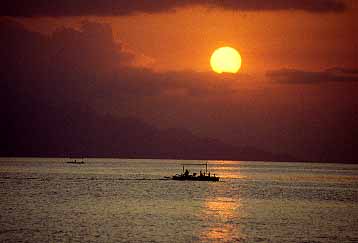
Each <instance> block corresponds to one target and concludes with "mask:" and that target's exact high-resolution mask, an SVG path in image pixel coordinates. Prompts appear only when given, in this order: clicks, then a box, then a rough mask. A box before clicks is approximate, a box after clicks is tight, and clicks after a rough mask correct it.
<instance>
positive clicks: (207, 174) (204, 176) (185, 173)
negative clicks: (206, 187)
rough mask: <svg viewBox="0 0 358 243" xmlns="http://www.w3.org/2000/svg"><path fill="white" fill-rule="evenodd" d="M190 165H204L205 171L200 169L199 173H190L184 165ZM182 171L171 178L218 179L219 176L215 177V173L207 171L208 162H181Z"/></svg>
mask: <svg viewBox="0 0 358 243" xmlns="http://www.w3.org/2000/svg"><path fill="white" fill-rule="evenodd" d="M191 165H205V172H204V173H202V172H201V171H200V173H199V175H198V174H197V173H193V174H190V173H189V170H188V169H185V166H191ZM182 166H183V173H182V174H176V175H174V176H173V180H179V181H219V179H220V177H217V176H216V175H215V174H214V175H213V176H212V175H210V172H208V163H205V164H182Z"/></svg>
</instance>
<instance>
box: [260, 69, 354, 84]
mask: <svg viewBox="0 0 358 243" xmlns="http://www.w3.org/2000/svg"><path fill="white" fill-rule="evenodd" d="M267 77H268V78H269V79H271V80H272V81H275V82H281V83H292V84H300V83H305V84H317V83H325V82H357V81H358V70H357V69H354V68H343V67H335V68H330V69H327V70H325V71H321V72H310V71H304V70H297V69H280V70H274V71H269V72H267Z"/></svg>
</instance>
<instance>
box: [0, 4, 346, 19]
mask: <svg viewBox="0 0 358 243" xmlns="http://www.w3.org/2000/svg"><path fill="white" fill-rule="evenodd" d="M190 6H205V7H209V8H221V9H226V10H233V11H275V10H303V11H308V12H312V13H324V12H342V11H344V10H345V9H346V8H347V6H346V5H345V3H344V2H342V1H339V0H271V1H266V0H256V1H252V0H222V1H218V0H181V1H175V0H156V1H151V0H145V1H142V0H132V1H123V0H114V1H113V0H77V1H71V0H56V1H42V0H34V1H26V0H6V1H4V2H2V3H1V8H0V15H1V16H15V17H32V16H121V15H130V14H135V13H158V12H166V11H172V10H175V9H176V8H181V7H190Z"/></svg>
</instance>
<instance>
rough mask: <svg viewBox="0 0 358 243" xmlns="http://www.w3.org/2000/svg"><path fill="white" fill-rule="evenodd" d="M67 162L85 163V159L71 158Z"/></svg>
mask: <svg viewBox="0 0 358 243" xmlns="http://www.w3.org/2000/svg"><path fill="white" fill-rule="evenodd" d="M66 163H67V164H84V163H85V162H84V160H83V159H81V160H77V159H70V160H67V161H66Z"/></svg>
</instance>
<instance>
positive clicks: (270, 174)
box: [0, 158, 358, 243]
mask: <svg viewBox="0 0 358 243" xmlns="http://www.w3.org/2000/svg"><path fill="white" fill-rule="evenodd" d="M66 161H67V159H66V158H1V159H0V242H49V243H61V242H69V243H70V242H101V243H102V242H104V243H106V242H108V243H109V242H287V243H294V242H300V243H318V242H325V243H326V242H339V243H344V242H347V243H348V242H358V165H357V164H333V163H327V164H326V163H282V162H251V161H218V160H215V161H194V160H192V161H189V160H185V161H184V160H149V159H143V160H138V159H108V158H106V159H101V158H90V159H84V162H85V163H84V164H68V163H66ZM183 163H186V164H201V163H208V170H209V171H210V172H211V175H213V174H215V175H216V176H219V177H220V181H219V182H206V181H175V180H171V179H170V177H171V176H173V175H175V174H177V173H181V172H182V164H183ZM185 168H188V169H189V170H190V173H192V172H199V171H200V170H202V171H204V170H205V166H201V165H186V167H185Z"/></svg>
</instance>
